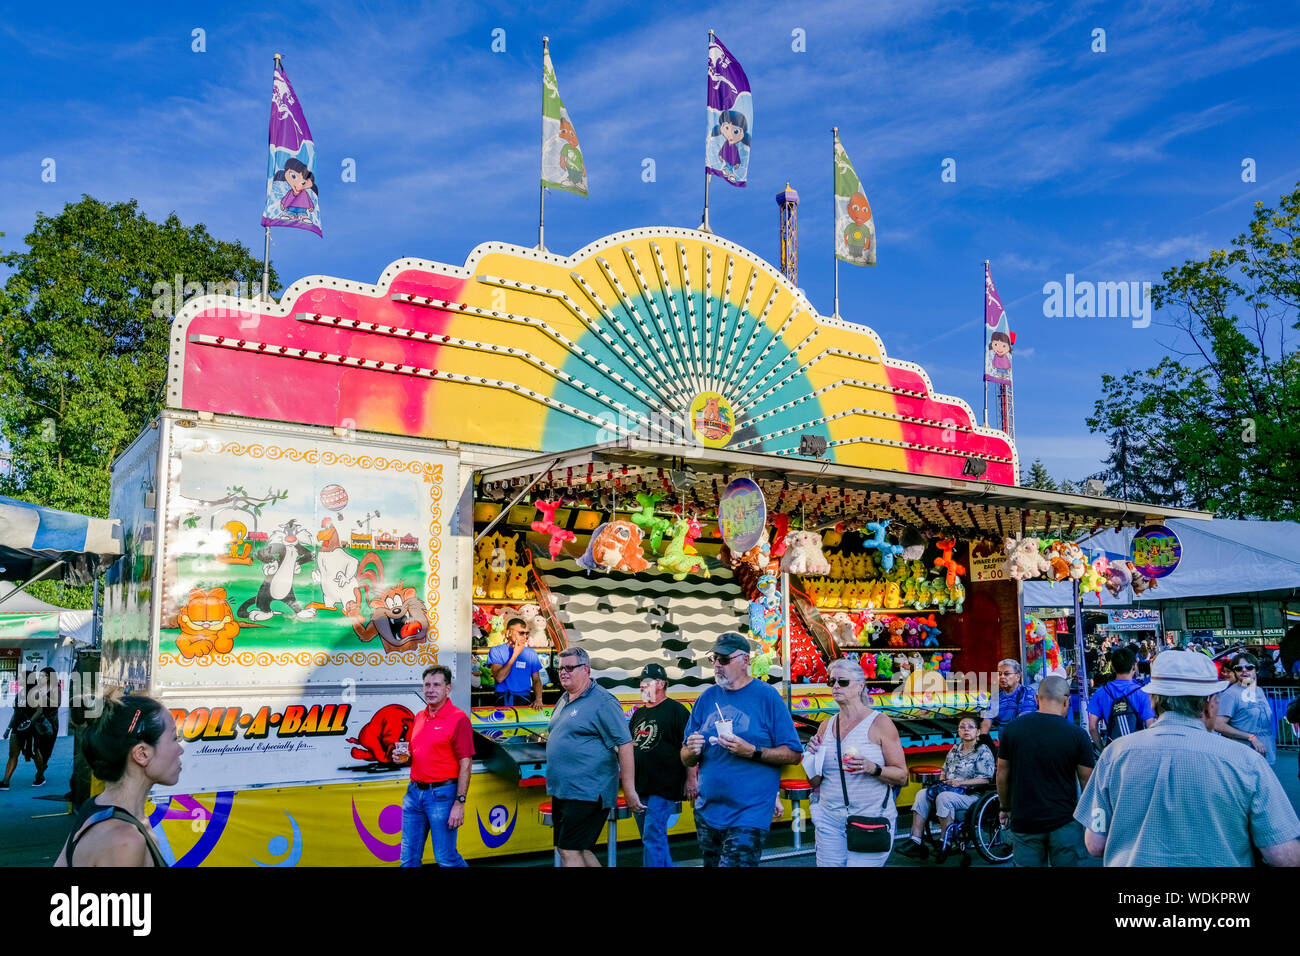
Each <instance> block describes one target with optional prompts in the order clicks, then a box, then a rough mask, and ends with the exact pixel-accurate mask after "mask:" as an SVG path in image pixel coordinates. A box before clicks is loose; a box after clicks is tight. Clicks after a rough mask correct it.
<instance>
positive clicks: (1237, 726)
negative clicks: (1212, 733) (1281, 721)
mask: <svg viewBox="0 0 1300 956" xmlns="http://www.w3.org/2000/svg"><path fill="white" fill-rule="evenodd" d="M1229 666H1230V667H1231V668H1232V673H1233V676H1234V677H1236V678H1237V681H1236V683H1234V684H1231V685H1230V686H1229V687H1228V688H1227V689H1226V690H1225V691H1224V692H1223V693H1222V694H1220V695H1219V716H1218V718H1217V719H1216V720H1215V723H1214V729H1215V730H1217V731H1218V732H1219V733H1220V734H1222V735H1223V736H1225V737H1230V738H1232V739H1233V740H1239V741H1241V742H1242V743H1243V744H1246V745H1248V746H1250V747H1254V748H1255V750H1256V751H1257V752H1258V753H1259V754H1260V755H1261V756H1263V758H1264V759H1265V760H1267V761H1268V762H1269V765H1270V766H1272V765H1273V764H1274V763H1276V762H1277V724H1276V721H1275V719H1274V716H1273V705H1272V704H1271V703H1269V700H1268V697H1266V696H1265V695H1264V691H1263V688H1261V687H1260V686H1259V684H1258V683H1257V682H1256V681H1257V674H1258V669H1259V661H1258V660H1256V659H1255V657H1254V655H1252V654H1248V653H1246V652H1245V651H1242V652H1241V653H1240V654H1236V655H1234V656H1233V658H1232V663H1231V664H1230V665H1229Z"/></svg>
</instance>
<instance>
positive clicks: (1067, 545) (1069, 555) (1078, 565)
mask: <svg viewBox="0 0 1300 956" xmlns="http://www.w3.org/2000/svg"><path fill="white" fill-rule="evenodd" d="M1061 557H1063V558H1065V560H1066V563H1068V564H1069V566H1070V577H1072V578H1073V579H1074V580H1076V581H1081V580H1083V576H1084V575H1085V574H1087V573H1088V558H1087V556H1086V555H1085V554H1084V553H1083V549H1082V548H1080V547H1079V546H1078V545H1077V544H1075V543H1074V542H1073V541H1063V542H1062V543H1061Z"/></svg>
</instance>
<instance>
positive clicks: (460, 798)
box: [456, 793, 465, 803]
mask: <svg viewBox="0 0 1300 956" xmlns="http://www.w3.org/2000/svg"><path fill="white" fill-rule="evenodd" d="M456 802H457V803H464V802H465V794H463V793H458V794H456Z"/></svg>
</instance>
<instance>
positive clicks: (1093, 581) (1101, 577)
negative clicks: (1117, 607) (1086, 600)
mask: <svg viewBox="0 0 1300 956" xmlns="http://www.w3.org/2000/svg"><path fill="white" fill-rule="evenodd" d="M1109 564H1110V562H1109V561H1108V560H1107V559H1106V556H1105V555H1104V554H1103V555H1102V556H1101V557H1100V558H1098V559H1097V560H1096V561H1094V562H1092V564H1090V565H1088V569H1087V570H1086V571H1084V572H1083V577H1082V578H1080V579H1079V597H1083V595H1085V594H1096V595H1097V603H1098V604H1099V605H1100V604H1101V589H1102V587H1104V586H1105V584H1106V568H1107V566H1108V565H1109Z"/></svg>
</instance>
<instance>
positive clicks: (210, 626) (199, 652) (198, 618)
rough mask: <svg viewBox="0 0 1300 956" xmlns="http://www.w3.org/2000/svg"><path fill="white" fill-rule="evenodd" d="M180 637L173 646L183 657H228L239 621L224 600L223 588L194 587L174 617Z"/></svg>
mask: <svg viewBox="0 0 1300 956" xmlns="http://www.w3.org/2000/svg"><path fill="white" fill-rule="evenodd" d="M177 622H178V624H179V626H180V629H181V636H180V637H178V638H176V647H177V649H178V650H179V651H180V652H181V655H182V656H183V657H189V658H194V657H210V656H212V655H213V654H229V653H230V652H231V650H232V649H233V648H234V646H235V635H236V634H238V633H239V622H238V621H236V620H235V612H234V611H232V610H231V609H230V602H229V601H228V600H226V589H225V588H212V589H211V590H210V591H209V590H205V589H203V588H195V589H194V590H192V591H191V592H190V596H189V599H188V600H187V601H186V602H185V607H183V608H181V612H180V614H179V616H178V618H177Z"/></svg>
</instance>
